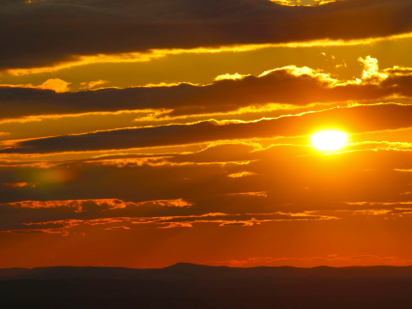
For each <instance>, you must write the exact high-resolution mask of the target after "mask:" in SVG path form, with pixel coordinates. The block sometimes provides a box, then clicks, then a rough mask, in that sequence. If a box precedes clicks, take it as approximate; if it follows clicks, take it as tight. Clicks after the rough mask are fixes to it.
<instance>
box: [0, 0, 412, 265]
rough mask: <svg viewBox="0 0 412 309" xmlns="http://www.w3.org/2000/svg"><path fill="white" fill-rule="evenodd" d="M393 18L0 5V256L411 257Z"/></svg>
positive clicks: (49, 259) (402, 47) (352, 7)
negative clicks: (0, 28) (318, 141)
mask: <svg viewBox="0 0 412 309" xmlns="http://www.w3.org/2000/svg"><path fill="white" fill-rule="evenodd" d="M411 13H412V3H411V2H410V1H407V0H346V1H316V0H307V1H304V0H302V1H294V0H290V1H289V0H279V1H269V0H179V1H169V0H151V1H132V0H121V1H119V0H117V1H114V0H99V1H92V0H89V1H80V0H43V1H34V0H32V1H23V0H21V1H6V2H5V4H4V5H3V4H2V6H1V8H0V27H2V29H7V31H2V32H0V42H1V43H0V267H2V268H5V267H36V266H55V265H73V266H84V265H90V266H125V267H164V266H168V265H171V264H174V263H178V262H191V263H199V264H208V265H228V266H241V267H246V266H258V265H267V266H275V265H292V266H300V267H310V266H318V265H331V266H348V265H410V264H411V263H412V250H411V249H410V246H409V243H410V237H412V229H411V228H410V226H411V223H412V160H411V159H412V157H411V151H412V90H411V89H412V87H411V86H412V58H411V57H410V55H411V54H412V21H411V19H410V14H411ZM325 131H328V132H329V133H327V134H326V135H325V134H324V132H325ZM330 131H334V132H336V131H337V132H338V133H337V134H336V133H334V134H330ZM322 132H323V133H322ZM316 133H322V134H323V135H318V137H319V136H321V141H320V144H318V143H317V142H316V138H314V136H316V135H314V134H316ZM325 136H326V138H325ZM328 136H330V137H331V138H330V139H328V138H327V137H328ZM340 140H341V141H342V144H339V141H340ZM334 145H338V146H336V147H333V146H334ZM332 148H333V149H332Z"/></svg>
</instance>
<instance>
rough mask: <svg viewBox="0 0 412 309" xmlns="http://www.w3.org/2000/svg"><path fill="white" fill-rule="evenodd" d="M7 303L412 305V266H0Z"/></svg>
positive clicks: (0, 296)
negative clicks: (147, 267)
mask: <svg viewBox="0 0 412 309" xmlns="http://www.w3.org/2000/svg"><path fill="white" fill-rule="evenodd" d="M0 308H285V309H289V308H305V309H307V308H308V309H309V308H316V309H323V308H325V309H326V308H328V309H329V308H333V309H340V308H348V309H349V308H362V309H368V308H388V309H392V308H412V267H350V268H329V267H316V268H311V269H299V268H292V267H256V268H228V267H208V266H201V265H191V264H177V265H174V266H171V267H167V268H164V269H127V268H104V267H101V268H100V267H96V268H94V267H52V268H35V269H0Z"/></svg>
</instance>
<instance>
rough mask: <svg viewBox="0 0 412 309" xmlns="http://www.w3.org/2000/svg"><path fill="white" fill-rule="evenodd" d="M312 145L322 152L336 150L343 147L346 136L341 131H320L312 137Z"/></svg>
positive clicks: (346, 139)
mask: <svg viewBox="0 0 412 309" xmlns="http://www.w3.org/2000/svg"><path fill="white" fill-rule="evenodd" d="M311 140H312V144H313V145H314V146H315V147H316V148H318V149H320V150H324V151H331V150H338V149H340V148H342V147H344V146H345V144H346V142H347V141H348V135H347V134H346V133H345V132H342V131H332V130H330V131H321V132H317V133H315V134H313V135H312V137H311Z"/></svg>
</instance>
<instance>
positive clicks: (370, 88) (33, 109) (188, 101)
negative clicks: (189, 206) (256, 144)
mask: <svg viewBox="0 0 412 309" xmlns="http://www.w3.org/2000/svg"><path fill="white" fill-rule="evenodd" d="M295 71H296V72H295ZM298 71H299V69H298V68H295V67H289V68H282V69H276V70H274V71H272V72H270V73H268V74H266V75H263V76H261V77H255V76H247V77H244V78H243V79H240V80H221V81H216V82H215V83H213V84H210V85H206V86H194V85H189V84H181V85H178V86H173V87H154V88H127V89H102V90H96V91H85V92H76V93H55V92H54V91H50V90H40V89H24V88H1V87H0V120H2V119H3V120H4V119H10V118H19V117H27V116H39V115H62V114H79V113H89V112H114V111H119V110H138V109H163V110H169V112H167V113H166V114H162V115H161V116H164V115H167V116H181V115H193V114H206V113H216V112H228V111H235V110H238V109H239V108H241V107H247V106H250V105H265V104H268V103H286V104H294V105H300V106H302V105H307V104H310V103H315V102H316V103H319V102H320V103H321V102H324V103H325V102H344V101H347V100H380V99H384V98H385V97H388V96H391V95H402V96H406V97H411V96H412V91H411V89H412V88H411V85H412V77H411V76H396V75H390V76H389V77H388V78H387V79H385V80H384V81H383V82H382V83H381V84H376V85H373V84H368V83H361V84H350V83H348V84H346V85H345V84H343V85H340V86H334V85H333V83H334V82H337V81H335V80H333V79H329V80H328V79H327V78H326V77H327V76H328V75H326V74H324V75H322V74H318V73H316V72H315V71H312V70H310V69H308V70H307V71H308V72H307V74H302V75H300V74H301V73H298ZM296 89H299V91H296ZM161 116H160V117H161Z"/></svg>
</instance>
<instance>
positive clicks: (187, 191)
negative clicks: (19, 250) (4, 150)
mask: <svg viewBox="0 0 412 309" xmlns="http://www.w3.org/2000/svg"><path fill="white" fill-rule="evenodd" d="M252 150H253V148H252V147H250V146H246V145H243V146H242V145H223V146H217V147H214V148H209V149H207V150H205V151H203V152H200V153H198V154H190V155H176V156H175V158H170V162H171V163H177V162H179V163H183V162H186V163H190V162H191V163H192V164H182V165H179V164H177V165H173V164H165V165H158V166H149V165H143V166H131V165H130V166H124V167H123V168H118V167H117V166H116V165H103V164H102V162H96V161H93V162H91V163H85V162H76V163H73V162H72V163H67V162H65V163H62V164H61V166H59V167H53V168H50V169H48V170H51V172H53V171H56V170H57V171H61V170H62V169H66V170H75V171H76V174H78V175H80V176H79V178H77V179H73V180H71V181H66V182H61V183H57V184H50V183H47V182H44V181H41V179H43V178H42V177H38V175H39V174H40V173H41V172H42V169H38V168H28V167H22V168H11V169H8V168H6V167H2V168H0V181H5V182H6V181H10V180H11V179H13V178H14V179H15V178H16V177H20V179H21V180H25V181H35V182H37V185H36V187H35V188H29V187H22V188H11V187H3V186H2V187H0V226H1V227H2V229H3V230H12V229H21V228H25V229H27V230H32V229H34V230H36V229H48V228H56V227H59V228H61V227H65V226H71V225H77V224H90V225H98V224H109V223H113V224H117V225H119V223H120V224H124V223H130V222H131V221H133V222H137V223H140V224H148V223H150V222H158V223H159V222H160V223H161V224H169V223H172V222H181V223H195V222H198V223H200V222H215V223H218V224H219V225H220V224H221V225H222V226H225V225H241V226H249V225H254V224H258V222H265V221H262V220H266V219H285V220H288V219H295V220H304V219H305V217H304V216H303V215H302V213H304V212H305V211H306V212H307V211H321V214H324V215H327V216H338V217H345V216H347V215H345V214H346V212H342V213H336V211H337V210H346V211H348V212H349V213H352V212H355V211H356V213H355V214H356V215H362V214H366V215H368V214H369V213H370V214H374V213H379V212H373V211H370V212H367V211H363V210H374V209H388V211H387V212H386V213H387V214H389V215H391V214H409V211H408V210H405V209H406V208H408V207H409V206H408V205H406V204H402V203H404V202H408V201H409V199H410V196H408V195H402V194H400V193H402V192H406V191H407V190H410V185H409V184H410V183H411V181H412V173H411V172H399V171H396V170H395V169H411V168H412V163H411V160H410V153H408V152H397V151H386V150H381V151H370V150H369V151H365V150H363V151H356V152H348V153H343V154H339V155H330V156H325V155H323V154H319V153H317V152H316V151H315V150H313V149H311V148H309V147H298V146H274V147H271V148H268V149H265V150H261V151H252ZM219 153H220V157H219V155H218V154H219ZM228 153H230V154H233V155H236V156H237V159H238V160H249V161H250V163H249V164H234V163H227V164H207V165H206V164H205V163H206V162H207V158H208V157H209V161H210V162H219V161H224V160H226V159H227V154H228ZM196 163H201V164H196ZM241 171H248V172H252V173H253V174H254V176H248V177H241V178H236V179H233V178H230V177H228V175H230V174H231V173H235V172H241ZM107 175H110V181H108V180H107V179H108V178H107ZM39 179H40V180H39ZM354 179H356V180H357V181H356V182H355V181H354ZM256 192H265V194H253V193H256ZM348 202H349V203H348ZM358 202H365V203H358ZM385 202H390V203H389V204H385ZM182 205H183V206H184V207H182ZM279 212H280V213H279ZM290 212H292V213H297V214H299V213H300V214H301V215H297V216H296V217H291V216H290V215H288V214H287V213H290ZM208 213H212V214H213V213H214V214H215V215H209V216H205V214H208ZM216 213H220V214H216ZM222 213H223V215H222ZM274 213H275V214H274ZM281 213H286V214H281ZM224 214H226V215H224ZM270 214H273V215H270ZM306 214H307V215H309V214H311V215H312V217H308V218H307V219H317V216H318V215H319V213H310V212H309V213H306ZM384 214H385V213H384ZM123 218H129V219H123ZM130 218H132V219H130ZM253 218H255V219H256V221H253ZM76 220H79V221H76ZM84 220H86V221H88V223H84V222H83V221H84ZM259 220H260V221H259ZM41 222H50V223H48V224H45V225H27V226H22V224H23V223H41ZM156 224H157V223H156ZM165 226H167V225H165Z"/></svg>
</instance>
